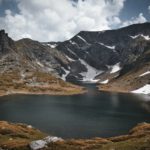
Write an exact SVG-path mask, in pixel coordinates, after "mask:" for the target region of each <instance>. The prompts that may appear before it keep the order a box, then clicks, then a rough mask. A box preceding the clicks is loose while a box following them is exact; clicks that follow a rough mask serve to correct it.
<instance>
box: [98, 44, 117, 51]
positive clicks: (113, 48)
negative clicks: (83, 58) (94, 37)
mask: <svg viewBox="0 0 150 150" xmlns="http://www.w3.org/2000/svg"><path fill="white" fill-rule="evenodd" d="M99 44H100V45H102V46H105V47H107V48H109V49H112V50H115V48H116V46H109V45H105V44H104V43H99Z"/></svg>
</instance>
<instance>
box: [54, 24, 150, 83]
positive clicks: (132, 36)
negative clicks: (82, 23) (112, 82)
mask: <svg viewBox="0 0 150 150" xmlns="http://www.w3.org/2000/svg"><path fill="white" fill-rule="evenodd" d="M149 47H150V23H144V24H136V25H131V26H128V27H125V28H121V29H118V30H108V31H102V32H87V31H82V32H80V33H78V34H77V35H75V36H74V37H73V38H71V39H70V40H68V41H65V42H62V43H58V45H57V46H56V48H57V49H58V50H59V51H61V52H63V53H65V54H66V55H67V57H68V58H69V60H70V61H72V63H70V64H69V66H70V68H69V69H68V70H67V71H68V72H69V73H68V75H67V76H66V78H67V80H75V79H76V80H82V81H94V80H95V81H96V80H97V81H98V79H100V81H103V80H104V81H105V80H108V79H109V78H110V79H111V78H112V77H115V76H117V75H118V71H119V70H120V69H121V68H123V67H124V66H125V65H127V64H131V63H133V62H134V61H136V59H137V58H138V57H139V56H140V55H143V53H144V52H145V51H146V50H147V49H148V48H149Z"/></svg>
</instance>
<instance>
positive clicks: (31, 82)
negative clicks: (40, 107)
mask: <svg viewBox="0 0 150 150" xmlns="http://www.w3.org/2000/svg"><path fill="white" fill-rule="evenodd" d="M83 92H85V90H84V89H83V88H82V87H79V86H76V85H72V84H70V83H67V82H64V81H62V80H61V79H59V78H56V77H54V76H52V75H50V74H48V73H42V72H28V73H26V76H25V77H24V78H23V79H22V77H21V74H20V72H19V71H12V72H8V73H4V74H0V95H7V94H15V93H24V94H29V93H31V94H50V95H71V94H79V93H83Z"/></svg>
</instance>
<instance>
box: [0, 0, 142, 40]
mask: <svg viewBox="0 0 150 150" xmlns="http://www.w3.org/2000/svg"><path fill="white" fill-rule="evenodd" d="M16 1H17V3H18V9H19V13H16V14H14V13H13V12H11V11H10V10H6V11H5V17H2V18H0V22H1V24H0V28H4V29H6V31H7V32H8V33H9V34H10V36H11V37H12V38H14V39H15V40H17V39H20V38H22V37H29V38H33V39H36V40H39V41H53V40H54V41H56V40H65V39H68V38H71V37H72V36H74V35H75V34H76V33H78V32H79V31H81V30H106V29H110V27H111V26H112V25H113V26H114V25H117V24H120V23H121V21H120V19H119V17H118V16H119V13H120V11H121V10H122V8H123V6H124V1H125V0H85V1H83V0H79V1H78V3H74V4H73V2H71V1H70V0H44V1H43V0H16ZM141 17H142V16H141Z"/></svg>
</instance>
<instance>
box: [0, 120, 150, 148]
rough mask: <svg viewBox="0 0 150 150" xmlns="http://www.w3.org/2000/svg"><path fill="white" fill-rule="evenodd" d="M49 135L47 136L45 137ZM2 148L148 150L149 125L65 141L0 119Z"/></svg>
mask: <svg viewBox="0 0 150 150" xmlns="http://www.w3.org/2000/svg"><path fill="white" fill-rule="evenodd" d="M45 137H46V138H45ZM0 149H2V150H6V149H7V150H20V149H22V150H30V149H43V150H111V149H115V150H149V149H150V124H148V123H142V124H138V125H137V126H136V127H134V128H133V129H132V130H130V131H129V134H127V135H121V136H117V137H110V138H99V137H98V138H93V139H71V140H63V139H61V138H57V137H51V136H48V135H46V134H45V133H42V132H40V131H39V130H37V129H35V128H33V127H32V126H29V125H24V124H12V123H8V122H4V121H1V122H0Z"/></svg>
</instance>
